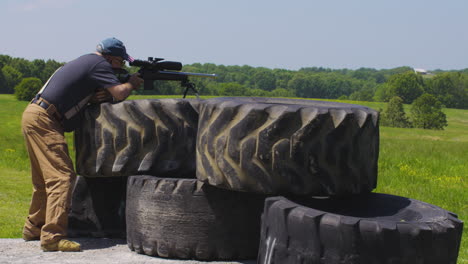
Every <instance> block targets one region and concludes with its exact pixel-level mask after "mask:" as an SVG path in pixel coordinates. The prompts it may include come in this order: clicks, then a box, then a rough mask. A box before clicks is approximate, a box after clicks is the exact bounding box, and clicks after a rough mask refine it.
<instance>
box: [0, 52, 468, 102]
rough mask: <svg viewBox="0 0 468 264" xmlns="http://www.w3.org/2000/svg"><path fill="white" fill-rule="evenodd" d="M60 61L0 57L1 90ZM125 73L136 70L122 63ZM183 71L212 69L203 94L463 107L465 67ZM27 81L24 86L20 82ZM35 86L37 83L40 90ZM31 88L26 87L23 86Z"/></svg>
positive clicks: (168, 91) (200, 82)
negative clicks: (426, 100) (425, 101)
mask: <svg viewBox="0 0 468 264" xmlns="http://www.w3.org/2000/svg"><path fill="white" fill-rule="evenodd" d="M61 65H63V63H62V62H57V61H54V60H47V61H44V60H39V59H36V60H33V61H28V60H26V59H22V58H13V57H10V56H8V55H0V93H15V87H17V88H18V89H17V90H20V93H21V94H25V93H24V89H21V87H19V86H20V85H19V84H20V83H21V82H22V81H23V85H22V86H27V87H34V86H37V85H39V84H40V85H39V86H41V85H42V84H43V83H44V82H45V81H47V79H48V78H49V76H50V75H51V74H52V73H53V72H54V71H55V70H56V69H57V68H58V67H59V66H61ZM127 69H128V70H129V72H136V71H137V70H138V68H135V67H127ZM183 71H186V72H200V73H215V74H217V76H218V77H217V78H216V79H214V80H213V79H205V78H192V79H191V80H192V81H193V82H194V83H195V84H196V87H197V89H198V90H199V92H200V94H202V95H215V96H267V97H303V98H323V99H348V100H355V101H378V102H388V101H390V99H392V98H394V97H395V96H397V97H399V98H401V99H402V101H403V103H405V104H411V103H413V102H414V101H415V100H416V99H417V98H419V97H421V96H422V95H423V94H430V95H432V96H433V97H435V98H436V100H437V101H439V102H440V103H441V104H442V105H443V106H444V107H448V108H460V109H468V69H464V70H459V71H442V70H437V71H435V72H433V74H430V75H420V74H417V73H415V72H414V70H413V69H412V68H410V67H397V68H393V69H380V70H377V69H373V68H360V69H356V70H351V69H329V68H322V67H307V68H301V69H299V70H285V69H269V68H264V67H251V66H247V65H244V66H224V65H216V64H212V63H205V64H201V63H194V64H189V65H185V66H184V68H183ZM25 81H27V83H29V84H24V82H25ZM39 88H40V87H38V89H39ZM28 89H30V88H28ZM182 92H183V88H182V87H180V85H179V83H178V82H171V81H156V83H155V90H154V91H144V90H139V91H137V93H140V94H143V93H144V94H148V93H152V94H165V95H173V94H181V93H182Z"/></svg>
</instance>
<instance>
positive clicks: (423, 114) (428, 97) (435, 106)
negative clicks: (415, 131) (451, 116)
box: [411, 93, 447, 130]
mask: <svg viewBox="0 0 468 264" xmlns="http://www.w3.org/2000/svg"><path fill="white" fill-rule="evenodd" d="M411 119H412V123H413V125H414V127H417V128H424V129H439V130H440V129H444V127H446V126H447V117H446V115H445V114H444V112H442V104H441V103H440V101H439V100H437V98H436V97H435V96H434V95H432V94H427V93H426V94H423V95H421V96H420V97H419V98H417V99H416V100H414V102H413V104H412V105H411Z"/></svg>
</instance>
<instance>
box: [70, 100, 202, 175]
mask: <svg viewBox="0 0 468 264" xmlns="http://www.w3.org/2000/svg"><path fill="white" fill-rule="evenodd" d="M199 103H200V100H195V99H159V100H158V99H145V100H133V101H124V102H121V103H117V104H110V103H103V104H100V105H93V106H90V107H88V109H87V110H86V111H85V114H84V121H83V123H82V124H83V125H82V126H81V127H80V128H79V129H78V130H77V131H76V132H75V148H76V167H77V172H78V174H80V175H86V176H87V177H111V176H128V175H138V174H141V175H143V174H149V175H160V176H164V177H172V175H179V176H180V177H189V176H192V175H194V174H195V143H196V134H197V127H198V105H199Z"/></svg>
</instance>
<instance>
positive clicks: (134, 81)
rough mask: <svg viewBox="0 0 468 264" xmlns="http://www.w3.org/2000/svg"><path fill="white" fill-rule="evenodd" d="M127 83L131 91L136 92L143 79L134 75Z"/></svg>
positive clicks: (136, 74)
mask: <svg viewBox="0 0 468 264" xmlns="http://www.w3.org/2000/svg"><path fill="white" fill-rule="evenodd" d="M128 82H129V83H130V84H131V85H132V88H133V90H136V89H138V88H139V87H140V86H141V85H142V84H143V79H142V78H140V74H139V73H134V74H132V75H131V76H130V79H129V80H128Z"/></svg>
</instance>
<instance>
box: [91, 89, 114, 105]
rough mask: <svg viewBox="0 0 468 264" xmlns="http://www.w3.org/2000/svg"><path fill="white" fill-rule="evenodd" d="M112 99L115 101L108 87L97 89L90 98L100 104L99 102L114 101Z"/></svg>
mask: <svg viewBox="0 0 468 264" xmlns="http://www.w3.org/2000/svg"><path fill="white" fill-rule="evenodd" d="M112 101H113V98H112V95H111V94H110V93H109V91H107V90H106V89H98V90H96V93H95V94H94V95H93V97H91V99H90V100H89V102H90V103H92V104H99V103H104V102H112Z"/></svg>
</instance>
